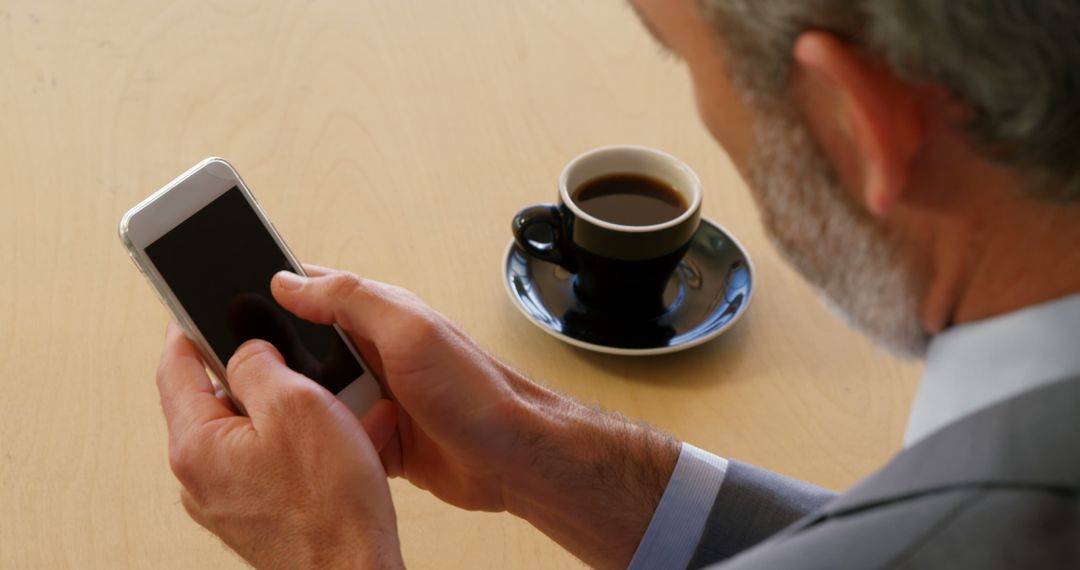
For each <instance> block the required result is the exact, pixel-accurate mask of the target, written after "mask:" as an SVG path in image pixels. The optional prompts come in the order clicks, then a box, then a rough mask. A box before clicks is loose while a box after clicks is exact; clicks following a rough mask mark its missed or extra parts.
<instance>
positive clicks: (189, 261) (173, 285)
mask: <svg viewBox="0 0 1080 570" xmlns="http://www.w3.org/2000/svg"><path fill="white" fill-rule="evenodd" d="M119 231H120V240H121V241H123V243H124V246H125V247H126V248H127V250H128V254H129V255H130V256H131V259H132V261H134V262H135V265H136V267H138V268H139V271H141V272H142V274H143V275H144V276H145V277H146V279H147V280H148V281H149V282H150V285H151V287H153V288H154V291H155V292H156V293H157V295H158V298H159V299H160V300H161V303H162V304H163V305H165V307H166V308H167V309H168V310H169V312H171V313H172V316H173V318H174V319H175V320H176V322H177V323H179V324H180V326H181V327H182V328H183V329H184V332H185V333H186V334H187V336H188V338H189V339H191V341H192V342H193V343H194V344H195V346H197V347H198V348H199V351H200V352H201V353H202V356H203V358H204V360H205V361H206V364H207V366H208V368H209V369H210V371H211V372H212V373H213V375H214V377H215V378H216V380H217V382H218V383H219V384H220V386H221V388H222V389H223V390H224V391H225V393H226V394H228V395H229V397H230V398H232V400H233V403H235V404H236V405H237V407H238V408H239V409H240V410H241V411H242V410H243V409H244V408H243V403H242V402H239V401H237V399H236V398H235V397H234V396H233V394H232V392H231V391H230V390H229V379H228V378H227V376H226V371H225V369H226V363H227V362H228V361H229V358H231V357H232V355H233V353H234V352H235V351H236V349H237V348H238V347H239V346H240V345H241V344H243V343H244V342H246V341H248V340H250V339H254V338H257V339H262V340H265V341H268V342H270V343H271V344H273V345H274V346H275V347H276V348H277V349H278V351H279V352H281V355H282V356H283V357H284V358H285V363H286V364H287V365H288V366H289V368H291V369H293V370H295V371H296V372H299V373H301V374H303V375H304V376H307V377H308V378H310V379H312V380H314V381H315V382H318V383H319V384H320V385H321V386H322V387H324V388H326V389H327V390H329V391H330V392H331V393H333V394H335V395H336V396H337V398H338V399H339V400H341V401H342V402H343V403H344V404H345V405H346V406H348V408H349V409H350V410H352V411H353V413H354V414H356V415H357V416H358V417H359V416H361V415H363V413H364V412H366V411H367V410H368V408H370V407H371V405H372V404H374V403H375V401H376V400H378V399H379V398H380V397H381V390H380V388H379V383H378V381H377V379H376V378H375V376H374V374H373V373H372V371H371V367H370V366H367V364H366V363H364V361H363V359H362V358H361V357H360V353H359V352H358V351H357V350H356V347H355V346H353V344H352V343H351V342H350V341H349V339H348V337H347V336H346V335H345V334H344V333H343V332H342V331H341V329H340V328H338V327H337V326H336V325H319V324H315V323H311V322H309V321H305V320H303V319H300V318H299V317H297V316H295V315H293V314H292V313H290V312H288V311H286V310H285V309H284V308H282V307H281V306H280V305H278V303H277V302H276V301H275V300H274V298H273V296H272V295H271V294H270V279H271V278H272V277H273V276H274V274H275V273H277V272H278V271H281V270H283V269H284V270H288V271H292V272H294V273H298V274H300V275H303V274H304V268H303V267H302V266H301V265H300V263H299V262H298V261H297V260H296V257H295V256H294V255H293V254H292V252H291V251H290V250H289V248H288V246H286V245H285V241H284V240H283V239H282V238H281V235H280V234H278V232H277V230H276V229H274V226H273V225H272V224H271V223H270V221H269V220H268V219H267V217H266V214H265V213H264V212H263V210H262V208H261V207H260V206H259V203H258V202H257V201H256V200H255V197H254V196H253V195H252V194H251V191H250V190H248V187H247V185H245V184H244V181H243V180H241V179H240V175H238V174H237V173H236V170H235V169H234V168H233V167H232V165H230V164H229V163H228V162H226V161H224V160H222V159H220V158H208V159H206V160H204V161H202V162H200V163H199V164H197V165H195V166H194V167H193V168H191V170H188V171H187V172H185V173H184V174H182V175H180V176H179V177H178V178H176V179H175V180H173V181H172V182H170V183H169V184H168V185H166V186H165V187H164V188H162V189H161V190H158V191H157V192H155V193H154V194H153V195H151V196H150V197H149V198H147V199H146V200H143V201H142V202H141V203H140V204H138V205H137V206H135V207H134V208H132V209H131V210H128V212H127V213H126V214H124V217H123V219H121V220H120V230H119Z"/></svg>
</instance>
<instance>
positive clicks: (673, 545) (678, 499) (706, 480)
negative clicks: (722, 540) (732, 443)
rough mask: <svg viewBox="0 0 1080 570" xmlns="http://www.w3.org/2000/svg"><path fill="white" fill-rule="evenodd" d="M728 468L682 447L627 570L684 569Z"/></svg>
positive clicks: (719, 460) (718, 460)
mask: <svg viewBox="0 0 1080 570" xmlns="http://www.w3.org/2000/svg"><path fill="white" fill-rule="evenodd" d="M727 466H728V462H727V460H726V459H723V458H721V457H717V456H715V455H713V454H711V453H708V452H706V451H702V450H700V449H698V448H696V447H694V446H692V445H690V444H689V443H684V444H682V450H681V451H680V452H679V461H678V463H676V464H675V471H673V472H672V473H671V480H670V481H668V485H667V488H666V489H664V496H663V497H661V498H660V504H659V505H657V507H656V512H655V513H653V518H652V521H650V522H649V528H648V529H647V530H646V531H645V536H644V537H642V539H641V543H640V544H638V548H637V552H635V553H634V558H633V559H632V560H631V561H630V570H639V569H644V568H686V565H687V564H689V563H690V557H692V556H693V555H694V551H695V550H697V546H698V542H699V541H701V533H702V532H703V531H704V530H705V523H706V522H707V521H708V519H709V512H711V511H712V506H713V503H714V502H715V501H716V495H717V493H719V492H720V485H721V484H722V483H723V482H724V474H725V473H727Z"/></svg>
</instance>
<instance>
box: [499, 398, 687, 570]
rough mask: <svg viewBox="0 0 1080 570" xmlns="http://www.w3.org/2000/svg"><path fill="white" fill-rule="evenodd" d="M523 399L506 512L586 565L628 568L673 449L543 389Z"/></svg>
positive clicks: (647, 431)
mask: <svg viewBox="0 0 1080 570" xmlns="http://www.w3.org/2000/svg"><path fill="white" fill-rule="evenodd" d="M519 393H523V394H524V396H523V397H522V402H521V409H520V410H519V411H518V413H517V415H518V418H519V420H518V421H517V424H518V427H519V432H518V433H519V435H518V438H519V441H520V442H521V445H519V446H517V448H518V449H520V453H517V454H515V455H516V458H515V460H514V461H512V462H511V466H510V467H509V468H508V469H507V471H506V474H505V476H504V478H503V481H504V483H503V500H504V502H505V505H506V509H507V511H508V512H510V513H512V514H514V515H515V516H518V517H520V518H523V519H525V520H527V521H529V522H530V523H531V524H533V526H536V527H537V528H538V529H540V530H541V531H543V532H544V533H545V534H547V535H548V536H550V537H551V538H553V539H554V540H555V541H556V542H558V543H560V544H561V545H562V546H564V547H565V548H567V549H568V550H570V551H571V552H573V553H574V554H576V555H577V556H579V557H580V558H582V559H583V560H585V562H587V563H588V564H590V565H592V566H600V567H607V566H612V567H614V566H619V567H624V568H625V567H626V565H627V564H628V563H629V561H630V558H631V557H632V556H633V554H634V551H635V550H636V548H637V544H638V542H639V541H640V539H641V537H642V535H643V534H644V533H645V530H646V529H647V528H648V525H649V522H650V521H651V520H652V515H653V513H654V512H655V510H656V506H657V505H658V504H659V502H660V498H661V496H663V493H664V490H665V488H666V487H667V483H668V480H669V479H670V477H671V473H672V472H673V471H674V469H675V464H676V462H677V461H678V457H679V443H678V442H677V441H675V440H674V439H673V438H671V437H670V436H668V435H666V434H664V433H662V432H660V431H658V430H656V429H653V428H650V427H648V426H644V425H641V424H636V423H633V422H630V421H628V420H627V419H625V418H623V417H621V416H618V415H615V414H610V413H607V412H603V411H600V410H597V409H594V408H591V407H588V406H585V405H583V404H580V403H578V402H576V401H574V400H572V399H570V398H567V397H565V396H561V395H558V394H555V393H553V392H551V391H548V390H546V389H544V388H542V387H538V386H537V387H536V388H535V389H530V390H527V391H523V392H519Z"/></svg>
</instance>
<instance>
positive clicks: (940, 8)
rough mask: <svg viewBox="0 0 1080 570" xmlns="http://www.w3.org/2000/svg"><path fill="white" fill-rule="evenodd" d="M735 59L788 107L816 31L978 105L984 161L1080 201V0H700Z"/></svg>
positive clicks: (1042, 191)
mask: <svg viewBox="0 0 1080 570" xmlns="http://www.w3.org/2000/svg"><path fill="white" fill-rule="evenodd" d="M699 1H700V3H701V4H702V6H703V7H704V9H705V13H706V15H707V17H708V18H709V19H710V20H711V21H712V22H713V24H714V25H715V27H716V28H717V29H718V30H719V32H720V34H721V36H722V38H723V41H724V43H725V44H726V45H727V46H728V49H729V50H730V51H731V52H732V55H733V57H732V58H731V60H732V69H733V74H734V78H733V79H734V80H735V81H736V83H737V84H738V86H739V87H740V88H742V90H743V91H744V93H745V94H746V95H747V96H748V97H749V98H751V99H752V100H756V102H758V103H765V104H768V103H777V102H781V101H782V100H783V99H784V97H785V93H786V86H787V79H788V76H789V74H790V70H791V65H792V51H793V46H794V43H795V40H796V39H797V38H798V36H799V35H800V34H801V33H802V32H804V31H806V30H810V29H816V30H823V31H827V32H830V33H833V34H835V35H837V36H839V37H841V38H843V39H845V40H847V41H849V42H852V43H854V44H855V45H858V46H860V47H861V48H862V49H864V50H866V51H867V52H868V53H870V54H872V55H873V56H875V57H880V58H881V59H883V60H884V61H886V62H887V63H888V64H889V65H891V66H892V68H893V70H894V72H895V73H897V75H898V76H900V77H902V78H903V79H905V80H909V81H913V82H932V83H935V84H938V85H941V86H943V87H945V88H946V89H948V90H949V91H950V93H951V94H952V96H953V97H955V98H956V99H957V100H959V101H961V102H963V103H964V104H966V105H967V106H969V107H970V108H971V111H972V115H971V117H970V119H969V120H967V121H966V124H964V125H963V126H964V127H965V128H966V130H967V132H968V133H969V134H970V136H971V137H972V140H973V141H974V142H975V143H976V144H977V145H978V146H979V147H980V148H981V150H982V151H983V154H984V155H985V156H988V157H990V158H992V159H995V160H997V161H1000V162H1002V163H1005V164H1010V165H1013V166H1015V167H1017V168H1020V169H1022V170H1023V171H1024V172H1026V174H1027V176H1026V178H1027V180H1028V181H1029V184H1027V185H1026V188H1024V189H1023V190H1024V191H1025V192H1029V193H1030V194H1032V195H1034V196H1038V197H1042V198H1047V199H1053V200H1062V201H1065V200H1077V199H1080V2H1077V1H1076V0H699Z"/></svg>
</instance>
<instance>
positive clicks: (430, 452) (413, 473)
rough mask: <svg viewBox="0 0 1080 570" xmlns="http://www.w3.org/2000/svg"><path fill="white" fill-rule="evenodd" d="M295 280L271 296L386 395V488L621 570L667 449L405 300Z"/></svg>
mask: <svg viewBox="0 0 1080 570" xmlns="http://www.w3.org/2000/svg"><path fill="white" fill-rule="evenodd" d="M306 269H307V271H308V273H309V275H311V277H310V278H302V277H299V276H297V275H294V274H291V273H284V272H283V273H279V274H278V275H277V276H275V278H274V281H273V283H272V287H271V291H272V292H273V295H274V297H275V298H276V299H277V301H278V302H279V303H281V305H282V306H283V307H285V308H286V309H288V310H290V311H292V312H293V313H295V314H296V315H297V316H299V317H301V318H304V319H308V320H311V321H314V322H318V323H324V324H329V323H337V324H338V325H340V326H341V327H342V328H343V329H344V330H345V331H346V332H347V333H348V334H349V335H350V337H351V338H352V340H353V341H354V343H356V345H357V346H358V347H359V348H360V350H361V352H362V353H363V354H364V356H365V359H366V360H367V361H368V363H369V364H370V365H371V366H372V367H373V368H375V372H376V374H378V375H379V377H380V378H381V379H382V380H383V381H384V383H385V384H386V388H388V389H389V391H390V392H391V393H392V394H393V397H394V399H395V403H396V405H397V406H398V408H397V413H396V417H397V431H396V433H395V434H394V436H393V437H392V438H391V440H390V442H389V443H388V444H387V446H386V447H385V448H383V449H382V452H381V457H382V460H383V464H384V466H385V467H386V470H387V472H388V473H389V474H390V475H391V476H395V477H404V478H406V479H408V480H409V481H410V482H412V483H413V484H414V485H416V486H418V487H421V488H423V489H427V490H429V491H430V492H431V493H433V494H434V495H435V496H437V497H439V498H440V499H442V500H444V501H446V502H448V503H450V504H453V505H457V506H459V507H462V508H466V509H472V510H484V511H503V510H507V511H510V512H512V513H514V514H516V515H518V516H521V517H523V518H525V519H526V520H529V521H530V522H531V523H532V524H533V525H535V526H536V527H538V528H539V529H540V530H542V531H543V532H545V533H546V534H548V535H549V536H551V537H552V538H553V539H554V540H556V541H557V542H559V543H560V544H562V545H563V546H564V547H566V548H567V549H569V550H570V551H571V552H573V553H574V554H576V555H577V556H579V557H581V558H582V559H583V560H585V561H586V562H587V563H589V564H591V565H593V566H605V567H617V566H621V567H624V568H625V567H626V565H627V563H628V562H629V561H630V558H631V556H632V555H633V553H634V551H635V549H636V548H637V544H638V542H639V541H640V539H641V536H642V534H643V533H644V532H645V529H646V527H647V526H648V523H649V521H650V520H651V518H652V513H653V511H654V510H655V509H656V505H657V503H658V502H659V500H660V496H661V495H662V494H663V490H664V488H665V487H666V485H667V480H668V478H669V477H670V475H671V472H672V470H673V469H674V465H675V461H676V459H677V458H678V444H677V443H676V442H674V441H673V440H672V439H671V438H669V437H667V436H666V435H663V434H661V433H659V432H657V431H655V430H651V429H648V428H645V427H642V426H639V425H636V424H632V423H630V422H628V421H626V420H624V419H622V418H619V417H616V416H613V415H610V414H606V413H602V412H599V411H597V410H594V409H592V408H588V407H586V406H583V405H581V404H578V403H577V402H574V401H573V400H571V399H569V398H566V397H563V396H561V395H558V394H556V393H554V392H552V391H550V390H547V389H545V388H543V387H542V386H539V385H537V384H535V383H533V382H531V381H529V380H528V379H526V378H525V377H523V376H522V375H520V374H518V373H517V372H515V371H514V370H512V369H511V368H510V367H508V366H506V365H505V364H503V363H501V362H499V361H498V360H496V359H494V358H492V357H491V356H489V355H488V354H487V353H485V352H484V351H483V350H482V349H480V348H479V347H478V346H477V345H476V343H474V342H473V341H472V340H470V339H469V338H468V337H467V336H466V335H465V333H463V332H462V331H461V330H459V329H458V328H457V327H455V326H454V325H453V324H451V323H450V322H449V321H447V320H446V319H445V318H443V317H442V316H441V315H439V314H438V313H436V312H434V311H433V310H431V309H430V308H428V307H427V306H426V305H424V303H422V302H421V301H420V300H419V299H418V298H417V297H416V296H415V295H413V294H411V293H409V292H407V291H405V290H402V289H400V288H397V287H392V286H389V285H383V284H380V283H375V282H371V281H367V280H363V279H360V278H358V277H356V276H355V275H351V274H348V273H340V272H335V271H333V270H329V269H324V268H319V267H314V266H307V267H306ZM384 417H385V416H384ZM371 427H372V429H376V430H379V431H388V430H392V429H393V428H392V426H386V425H382V426H371Z"/></svg>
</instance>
